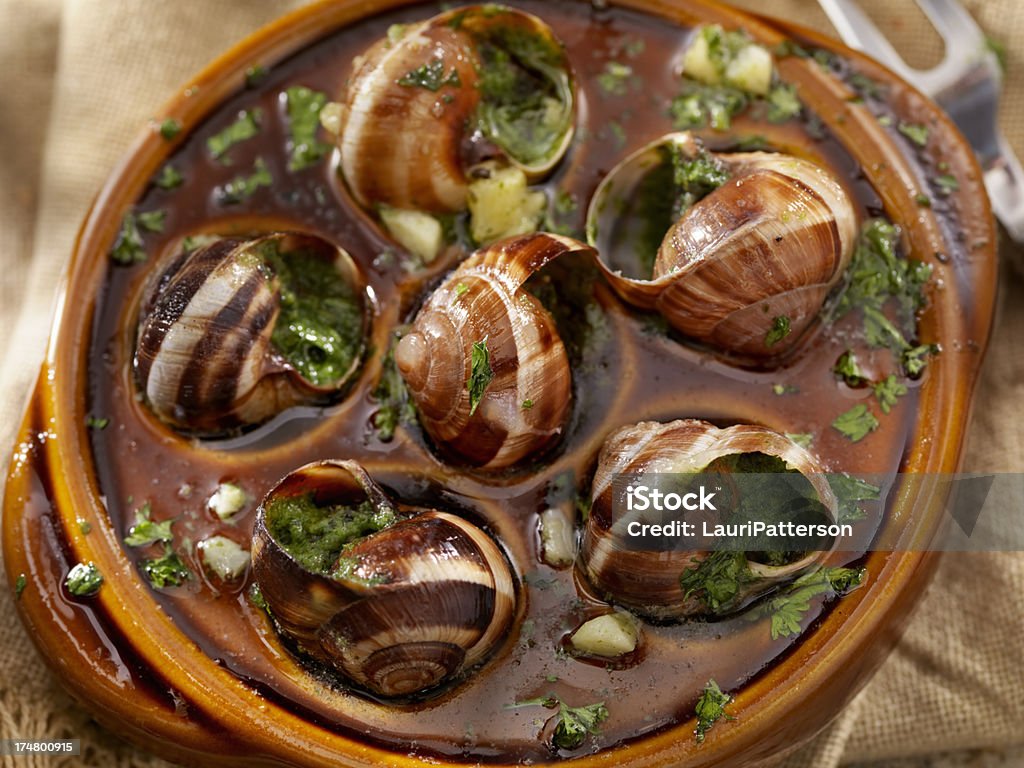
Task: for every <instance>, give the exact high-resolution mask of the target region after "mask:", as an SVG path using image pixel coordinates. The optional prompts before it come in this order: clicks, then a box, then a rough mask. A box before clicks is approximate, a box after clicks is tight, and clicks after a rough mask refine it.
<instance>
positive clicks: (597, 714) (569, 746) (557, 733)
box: [512, 694, 608, 750]
mask: <svg viewBox="0 0 1024 768" xmlns="http://www.w3.org/2000/svg"><path fill="white" fill-rule="evenodd" d="M512 706H513V707H529V706H541V707H545V708H547V709H554V708H555V707H558V715H557V716H556V717H557V718H558V722H557V724H556V725H555V730H554V732H553V733H552V735H551V741H552V743H553V744H554V745H555V746H556V747H558V748H559V749H565V750H573V749H579V748H580V747H582V746H583V742H585V741H586V740H587V736H588V735H590V736H594V735H597V734H599V733H600V732H601V731H600V729H599V728H598V726H599V725H600V724H601V723H603V722H604V721H605V720H607V719H608V707H606V706H605V704H604V702H603V701H599V702H597V703H596V704H586V705H584V706H582V707H570V706H569V705H568V704H566V703H565V702H564V701H562V700H561V699H560V698H558V697H557V696H555V695H553V694H550V695H548V696H543V697H541V698H538V699H528V700H526V701H520V702H516V703H515V704H513V705H512Z"/></svg>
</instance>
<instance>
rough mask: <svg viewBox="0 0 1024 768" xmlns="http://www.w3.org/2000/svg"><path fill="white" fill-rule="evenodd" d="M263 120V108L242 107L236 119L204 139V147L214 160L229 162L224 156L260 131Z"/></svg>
mask: <svg viewBox="0 0 1024 768" xmlns="http://www.w3.org/2000/svg"><path fill="white" fill-rule="evenodd" d="M262 120H263V110H261V109H252V110H249V109H243V110H242V111H241V112H239V113H238V119H236V120H235V122H233V123H231V125H229V126H228V127H227V128H225V129H224V130H222V131H221V132H220V133H216V134H214V135H213V136H211V137H210V138H208V139H207V140H206V148H207V150H209V152H210V155H211V156H212V157H213V159H214V160H220V161H221V162H222V163H225V164H226V163H229V162H230V161H229V160H227V159H226V158H225V157H224V156H225V155H226V154H227V152H228V150H230V149H231V148H232V147H233V146H235V145H236V144H240V143H241V142H243V141H246V140H247V139H251V138H252V137H253V136H256V135H257V134H258V133H259V132H260V123H261V122H262Z"/></svg>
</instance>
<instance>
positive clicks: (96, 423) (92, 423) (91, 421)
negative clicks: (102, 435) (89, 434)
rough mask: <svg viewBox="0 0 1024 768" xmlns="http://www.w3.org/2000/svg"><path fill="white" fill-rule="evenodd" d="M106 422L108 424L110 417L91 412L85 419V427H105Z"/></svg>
mask: <svg viewBox="0 0 1024 768" xmlns="http://www.w3.org/2000/svg"><path fill="white" fill-rule="evenodd" d="M108 424H110V419H104V418H100V417H99V416H93V415H91V414H90V415H89V416H87V417H86V419H85V426H86V428H87V429H106V428H107V425H108Z"/></svg>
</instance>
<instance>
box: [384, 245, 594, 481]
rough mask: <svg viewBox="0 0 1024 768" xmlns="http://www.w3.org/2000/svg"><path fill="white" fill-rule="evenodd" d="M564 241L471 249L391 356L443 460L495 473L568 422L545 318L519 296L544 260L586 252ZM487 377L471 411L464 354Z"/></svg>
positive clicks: (564, 377) (557, 350) (555, 346)
mask: <svg viewBox="0 0 1024 768" xmlns="http://www.w3.org/2000/svg"><path fill="white" fill-rule="evenodd" d="M589 250H590V249H589V248H588V247H587V246H585V245H584V244H583V243H580V242H578V241H576V240H573V239H571V238H568V237H562V236H559V235H551V234H535V235H526V236H523V237H517V238H511V239H508V240H503V241H501V242H498V243H495V244H493V245H491V246H488V247H487V248H484V249H481V250H479V251H477V252H476V253H475V254H474V255H473V256H472V257H470V258H469V259H467V260H466V261H465V262H463V264H462V265H461V266H460V267H459V268H458V269H457V270H455V272H453V273H452V275H451V276H450V277H449V278H448V279H447V280H445V282H444V283H443V284H442V285H441V286H440V287H439V288H438V289H437V290H436V291H434V293H433V294H432V295H431V297H430V299H429V300H428V301H427V303H426V304H425V305H424V307H423V308H422V309H421V310H420V312H419V314H418V315H417V316H416V320H415V322H414V324H413V328H412V330H411V331H410V332H409V333H408V334H406V335H405V336H404V337H402V340H401V341H400V342H399V344H398V346H397V347H396V349H395V363H396V365H397V366H398V370H399V372H400V373H401V375H402V377H403V378H404V379H405V382H406V385H407V386H408V388H409V391H410V393H411V395H412V398H413V401H414V402H415V404H416V407H417V409H418V411H419V417H420V423H421V424H422V425H423V428H424V429H425V430H426V431H427V433H428V434H429V435H430V437H431V439H432V440H433V441H434V442H435V443H436V444H437V445H438V446H440V447H441V448H442V449H443V450H444V451H445V452H447V453H449V454H453V455H454V456H456V457H458V458H459V459H461V460H463V461H466V462H469V463H470V464H473V465H476V466H480V467H486V468H489V469H497V468H501V467H507V466H510V465H512V464H514V463H515V462H517V461H519V460H520V459H522V458H523V457H525V456H527V455H529V454H531V453H534V452H537V451H540V450H542V449H543V448H545V447H547V446H548V445H549V444H551V443H552V441H554V440H555V439H556V438H557V437H558V436H559V434H560V433H561V431H562V428H563V426H564V424H565V421H566V419H567V417H568V412H569V404H570V400H571V395H572V380H571V374H570V370H569V361H568V358H567V357H566V353H565V347H564V346H563V344H562V341H561V339H560V338H559V335H558V330H557V329H556V327H555V323H554V320H553V319H552V317H551V315H550V314H549V313H548V311H547V310H546V309H544V307H543V306H542V305H541V303H540V302H539V301H538V300H537V299H536V298H535V297H534V296H532V295H531V294H530V293H528V292H527V291H525V290H524V289H523V284H524V283H525V282H526V281H527V279H529V277H530V276H531V275H532V274H533V273H535V272H536V271H537V270H539V269H540V268H541V267H543V266H544V265H545V264H547V263H548V262H549V261H551V260H552V259H555V258H557V257H558V256H560V255H562V254H565V253H568V252H571V251H589ZM474 344H478V345H479V344H483V345H484V346H485V347H486V349H487V352H488V356H489V363H488V365H489V368H490V370H491V371H492V373H493V378H492V379H491V380H490V382H489V383H488V384H487V386H486V388H485V389H484V390H483V393H482V396H481V398H480V400H479V402H478V404H477V407H476V409H475V410H474V409H473V403H472V402H471V401H472V398H471V392H470V386H469V383H470V380H471V377H472V374H473V364H472V359H473V347H474Z"/></svg>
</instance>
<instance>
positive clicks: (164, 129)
mask: <svg viewBox="0 0 1024 768" xmlns="http://www.w3.org/2000/svg"><path fill="white" fill-rule="evenodd" d="M158 130H159V131H160V135H161V136H162V137H163V138H164V139H165V140H167V141H171V140H172V139H173V138H174V137H175V136H177V135H178V134H179V133H181V123H179V122H178V121H177V120H175V119H174V118H173V117H168V118H167V119H166V120H164V121H163V122H161V123H160V128H159V129H158Z"/></svg>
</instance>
